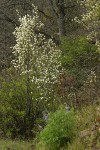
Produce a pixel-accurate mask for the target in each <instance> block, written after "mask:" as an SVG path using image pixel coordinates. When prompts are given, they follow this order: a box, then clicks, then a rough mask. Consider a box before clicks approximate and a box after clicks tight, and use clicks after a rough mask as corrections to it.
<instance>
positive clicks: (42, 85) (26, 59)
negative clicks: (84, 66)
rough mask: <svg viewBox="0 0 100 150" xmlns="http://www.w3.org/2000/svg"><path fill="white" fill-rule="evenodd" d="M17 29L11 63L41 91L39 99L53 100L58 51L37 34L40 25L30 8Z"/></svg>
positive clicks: (50, 40) (53, 45)
mask: <svg viewBox="0 0 100 150" xmlns="http://www.w3.org/2000/svg"><path fill="white" fill-rule="evenodd" d="M19 21H20V26H19V27H16V29H15V32H14V35H15V37H16V45H15V46H14V47H13V54H14V56H15V59H14V60H13V61H12V64H13V65H14V67H15V68H16V70H18V71H19V72H20V74H24V75H29V78H30V80H31V82H32V83H33V84H35V86H36V88H37V89H38V91H39V92H40V99H44V100H45V101H48V98H51V95H53V98H54V99H55V95H54V84H55V83H56V81H57V78H58V76H59V73H60V69H61V62H60V57H61V50H60V49H58V48H57V47H56V45H55V44H54V42H53V41H52V39H46V37H45V35H44V34H41V33H40V32H39V31H40V29H41V28H42V26H43V23H42V22H41V21H40V20H39V16H38V10H37V8H36V7H35V6H33V15H32V16H30V15H25V16H24V17H22V18H19Z"/></svg>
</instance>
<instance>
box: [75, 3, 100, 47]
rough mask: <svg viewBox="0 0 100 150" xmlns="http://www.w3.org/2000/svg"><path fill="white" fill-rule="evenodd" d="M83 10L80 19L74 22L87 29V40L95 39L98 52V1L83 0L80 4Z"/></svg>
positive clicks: (99, 8) (99, 23) (99, 11)
mask: <svg viewBox="0 0 100 150" xmlns="http://www.w3.org/2000/svg"><path fill="white" fill-rule="evenodd" d="M81 5H82V6H83V7H84V9H85V13H84V14H83V15H82V19H81V20H79V19H78V18H77V17H76V18H75V21H78V22H79V23H82V24H83V25H84V26H85V28H87V29H88V31H89V32H90V34H89V35H88V39H93V38H95V39H96V45H97V46H98V49H99V50H100V0H85V1H84V2H82V3H81Z"/></svg>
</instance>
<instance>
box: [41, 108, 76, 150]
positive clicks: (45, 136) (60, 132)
mask: <svg viewBox="0 0 100 150" xmlns="http://www.w3.org/2000/svg"><path fill="white" fill-rule="evenodd" d="M76 133H77V132H76V117H75V114H74V112H73V111H69V112H67V111H66V109H65V108H62V107H61V108H60V109H59V110H57V111H56V112H54V113H52V114H50V116H49V120H48V124H47V126H46V127H45V128H44V130H43V131H42V132H41V133H40V143H39V144H38V147H41V145H42V146H44V147H46V148H48V149H50V150H59V149H60V148H64V147H66V145H67V144H68V143H71V142H72V141H73V139H74V137H75V136H76Z"/></svg>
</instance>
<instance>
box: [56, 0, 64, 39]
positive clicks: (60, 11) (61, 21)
mask: <svg viewBox="0 0 100 150" xmlns="http://www.w3.org/2000/svg"><path fill="white" fill-rule="evenodd" d="M58 16H59V17H58V28H59V36H60V37H62V36H65V35H66V28H65V10H64V0H58Z"/></svg>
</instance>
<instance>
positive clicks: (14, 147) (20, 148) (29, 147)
mask: <svg viewBox="0 0 100 150" xmlns="http://www.w3.org/2000/svg"><path fill="white" fill-rule="evenodd" d="M0 150H33V142H32V141H29V142H28V141H23V140H13V141H12V140H8V139H5V140H4V139H0Z"/></svg>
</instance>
